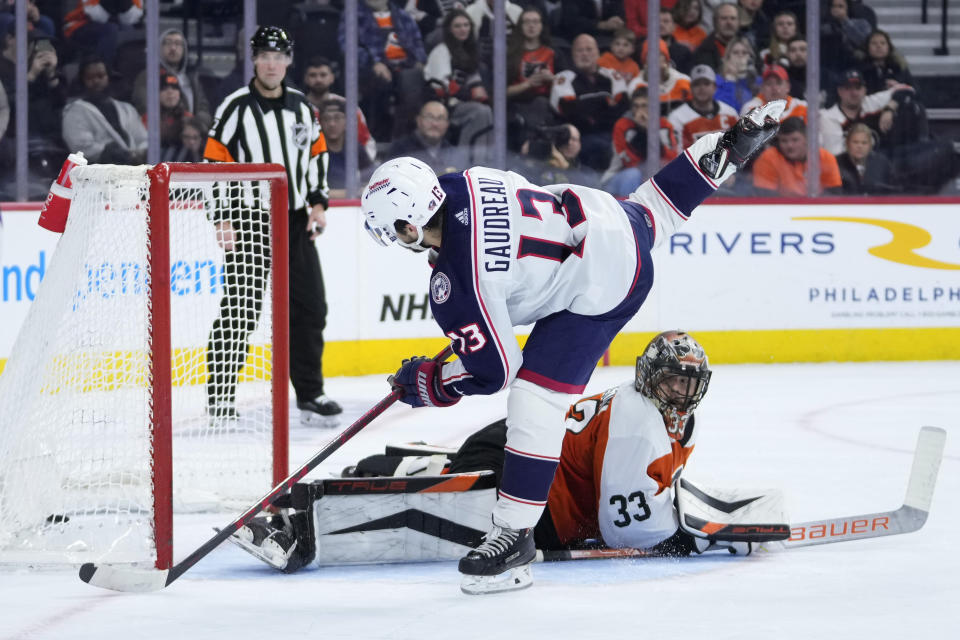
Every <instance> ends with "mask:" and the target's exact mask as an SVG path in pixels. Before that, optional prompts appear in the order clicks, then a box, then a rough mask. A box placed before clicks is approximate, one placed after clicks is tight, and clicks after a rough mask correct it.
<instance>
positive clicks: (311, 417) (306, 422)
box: [300, 411, 340, 429]
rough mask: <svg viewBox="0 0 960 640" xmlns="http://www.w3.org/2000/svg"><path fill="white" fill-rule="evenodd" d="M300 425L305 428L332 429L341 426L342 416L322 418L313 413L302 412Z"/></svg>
mask: <svg viewBox="0 0 960 640" xmlns="http://www.w3.org/2000/svg"><path fill="white" fill-rule="evenodd" d="M300 424H302V425H303V426H305V427H321V428H323V429H332V428H334V427H339V426H340V416H338V415H337V416H321V415H320V414H317V413H314V412H313V411H301V412H300Z"/></svg>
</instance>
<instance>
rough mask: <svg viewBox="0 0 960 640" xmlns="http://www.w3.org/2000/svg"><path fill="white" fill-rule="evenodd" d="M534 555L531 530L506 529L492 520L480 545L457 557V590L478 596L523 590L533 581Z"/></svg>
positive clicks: (534, 548) (535, 553)
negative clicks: (460, 578)
mask: <svg viewBox="0 0 960 640" xmlns="http://www.w3.org/2000/svg"><path fill="white" fill-rule="evenodd" d="M536 555H537V549H536V546H535V545H534V541H533V529H507V528H505V527H501V526H499V525H498V524H497V523H496V521H494V524H493V528H492V529H491V530H490V532H489V533H488V534H487V535H486V536H484V539H483V542H481V543H480V546H478V547H477V548H476V549H474V550H472V551H471V552H470V553H468V554H467V555H466V556H464V557H463V558H461V559H460V565H459V569H460V573H462V574H463V579H462V580H461V582H460V590H461V591H463V592H464V593H466V594H469V595H481V594H486V593H500V592H503V591H517V590H519V589H526V588H527V587H529V586H530V585H532V584H533V572H532V571H531V569H530V563H531V562H533V559H534V558H535V557H536Z"/></svg>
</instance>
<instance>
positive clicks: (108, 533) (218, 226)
mask: <svg viewBox="0 0 960 640" xmlns="http://www.w3.org/2000/svg"><path fill="white" fill-rule="evenodd" d="M71 177H72V179H73V182H74V185H75V195H74V198H73V202H72V205H71V207H70V214H69V218H68V220H67V226H66V229H65V231H64V233H63V236H62V237H61V238H60V240H59V243H58V245H57V248H56V250H55V252H54V255H53V257H52V259H51V262H50V264H49V268H48V269H47V272H46V274H45V277H44V280H43V282H42V284H41V287H40V290H39V291H38V294H37V297H36V299H35V300H34V302H33V304H32V306H31V308H30V311H29V313H28V316H27V318H26V321H25V322H24V325H23V328H22V330H21V331H20V334H19V336H18V338H17V341H16V343H15V345H14V347H13V350H12V353H11V356H10V358H9V360H8V362H7V365H6V368H5V370H4V371H3V373H2V375H0V562H2V563H15V564H31V565H42V564H61V563H71V564H73V563H79V562H86V561H98V562H119V563H134V564H138V565H145V566H149V565H155V566H156V567H158V568H161V569H162V568H167V567H169V566H170V564H171V562H172V546H173V515H172V514H173V511H174V509H176V511H177V512H178V513H179V512H195V511H211V510H223V509H236V508H239V507H246V506H248V505H249V503H251V502H253V501H255V500H256V499H257V498H258V497H259V496H261V495H263V494H264V493H266V492H267V491H269V490H270V488H271V487H273V486H274V485H275V484H276V483H279V482H280V481H281V480H282V479H283V478H284V477H285V476H286V474H287V427H288V417H287V416H288V406H287V385H288V382H287V379H288V377H287V369H288V362H289V360H288V354H287V341H288V339H287V280H286V277H287V263H288V260H287V254H286V245H287V226H286V220H287V186H286V184H287V183H286V175H285V173H284V171H283V168H282V167H281V166H279V165H243V164H209V165H197V164H161V165H157V166H156V167H153V168H151V167H118V166H108V165H99V166H98V165H92V166H88V167H78V168H76V169H74V170H73V172H72V173H71ZM225 224H226V225H229V229H233V231H234V233H233V241H234V243H233V246H232V247H230V246H229V240H230V238H229V234H227V233H226V232H225V231H224V228H225V227H224V225H225ZM225 245H226V246H225ZM231 371H236V375H235V376H232V375H231V374H230V372H231ZM232 381H235V385H234V382H232Z"/></svg>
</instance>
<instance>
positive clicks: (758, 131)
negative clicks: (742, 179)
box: [700, 100, 787, 179]
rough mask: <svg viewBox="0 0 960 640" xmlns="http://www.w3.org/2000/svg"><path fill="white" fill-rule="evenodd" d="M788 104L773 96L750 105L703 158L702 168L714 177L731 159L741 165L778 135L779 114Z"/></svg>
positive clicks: (717, 176)
mask: <svg viewBox="0 0 960 640" xmlns="http://www.w3.org/2000/svg"><path fill="white" fill-rule="evenodd" d="M786 106H787V103H786V101H784V100H773V101H772V102H768V103H766V104H764V105H762V106H759V107H756V108H754V109H751V110H750V112H749V113H747V114H746V115H745V116H743V117H742V118H740V119H739V120H738V121H737V124H735V125H733V126H732V127H730V129H728V130H727V131H725V132H724V134H723V136H721V138H720V142H718V143H717V148H716V149H714V150H713V151H711V152H709V153H707V154H704V155H703V156H702V157H701V158H700V168H701V169H703V171H704V172H705V173H706V174H707V175H709V176H710V177H711V178H714V179H716V178H719V177H720V176H722V175H723V174H724V172H725V171H726V170H727V166H728V165H729V164H731V163H732V164H733V165H734V166H736V167H737V169H741V168H742V167H743V165H744V164H745V163H746V162H747V160H749V159H750V158H751V157H753V155H754V154H755V153H756V152H757V151H759V150H760V149H762V148H763V145H765V144H767V141H768V140H770V138H772V137H773V136H774V135H776V133H777V129H779V128H780V114H782V113H783V110H784V108H785V107H786Z"/></svg>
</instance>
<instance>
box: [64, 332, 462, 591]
mask: <svg viewBox="0 0 960 640" xmlns="http://www.w3.org/2000/svg"><path fill="white" fill-rule="evenodd" d="M452 353H453V348H452V346H447V347H446V348H445V349H444V350H443V351H441V352H440V353H439V354H437V355H436V357H435V358H434V360H437V361H440V362H442V361H444V360H446V359H447V358H449V357H450V355H451V354H452ZM402 395H403V392H402V390H400V389H394V390H393V391H391V392H390V394H389V395H388V396H386V397H385V398H383V399H382V400H381V401H380V402H378V403H377V404H376V405H374V406H373V407H371V408H370V409H369V410H368V411H367V412H366V413H365V414H363V415H362V416H360V418H358V419H357V421H356V422H354V423H353V424H351V425H350V426H349V427H347V428H346V429H344V430H343V431H342V432H341V433H340V434H339V435H337V436H336V437H335V438H334V439H333V440H331V441H330V442H329V443H327V444H326V445H325V446H324V447H323V448H322V449H320V451H318V452H317V453H316V454H314V455H313V457H312V458H310V459H309V460H307V461H306V462H305V463H304V464H303V465H301V466H300V468H299V469H297V470H296V471H294V472H293V473H292V474H290V475H289V476H287V478H286V479H285V480H284V481H283V482H281V483H280V484H278V485H277V486H275V487H274V488H273V489H271V490H270V492H269V493H267V494H266V495H265V496H263V497H262V498H261V499H260V500H258V501H257V502H256V504H254V505H252V506H251V507H250V508H249V509H247V510H246V511H244V512H243V513H242V514H241V515H240V516H239V517H237V518H236V519H235V520H234V521H233V522H231V523H230V524H228V525H227V526H225V527H223V528H222V529H220V530H219V531H218V532H217V533H216V535H214V536H213V537H212V538H210V539H209V540H207V541H206V542H204V543H203V544H202V545H200V546H199V547H198V548H197V549H196V550H194V552H193V553H191V554H190V555H188V556H187V557H186V558H184V559H183V560H181V561H180V562H178V563H176V564H175V565H174V566H172V567H171V568H170V569H169V570H168V571H167V572H166V580H165V582H164V584H162V585H159V586H158V587H157V588H163V587H166V586H168V585H170V583H172V582H173V581H174V580H176V579H177V578H179V577H180V576H182V575H183V574H184V573H186V572H187V571H188V570H189V569H190V568H191V567H192V566H193V565H195V564H196V563H197V562H199V561H200V560H201V559H202V558H203V557H204V556H206V555H207V554H208V553H210V552H211V551H213V550H214V549H216V548H217V547H218V546H220V544H221V543H222V542H223V541H224V540H226V539H227V538H229V537H230V536H231V535H233V534H234V533H236V532H237V531H238V530H239V529H240V528H241V527H243V526H244V525H245V524H247V523H248V522H249V521H250V520H252V519H253V518H254V517H255V516H256V515H257V514H258V513H260V512H261V511H263V510H264V509H266V508H267V507H269V506H270V505H271V504H272V503H273V501H274V500H276V498H277V497H278V496H280V495H281V494H282V493H285V492H286V491H288V490H289V489H290V488H291V487H292V486H293V485H295V484H296V483H297V482H299V481H300V480H302V479H303V477H304V476H306V475H307V474H308V473H310V472H311V471H313V470H314V469H315V468H317V466H318V465H319V464H320V463H321V462H323V461H324V460H326V459H327V458H329V457H330V456H331V455H332V454H333V452H334V451H336V450H337V449H339V448H340V447H341V446H343V445H344V443H346V442H347V441H348V440H350V439H351V438H353V436H355V435H357V433H359V432H360V430H362V429H363V428H364V427H366V426H367V425H368V424H370V423H371V422H373V420H374V419H375V418H377V417H378V416H379V415H380V414H382V413H383V412H384V411H386V410H387V409H388V408H389V407H390V406H391V405H393V403H395V402H396V401H397V400H399V399H400V398H401V396H402ZM96 572H97V566H96V565H95V564H93V563H86V564H84V565H83V566H82V567H80V579H81V580H83V581H84V582H88V583H91V584H95V585H96V586H102V587H106V588H115V589H116V590H120V591H123V590H126V589H124V588H123V584H120V581H119V579H118V584H115V585H111V584H109V582H110V580H106V581H105V580H104V579H103V578H104V577H105V576H100V579H97V577H96ZM123 573H124V572H123V571H122V570H120V569H117V568H114V569H111V572H109V573H108V575H110V574H113V575H117V576H119V578H123V577H124V576H123ZM138 590H139V589H138Z"/></svg>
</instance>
